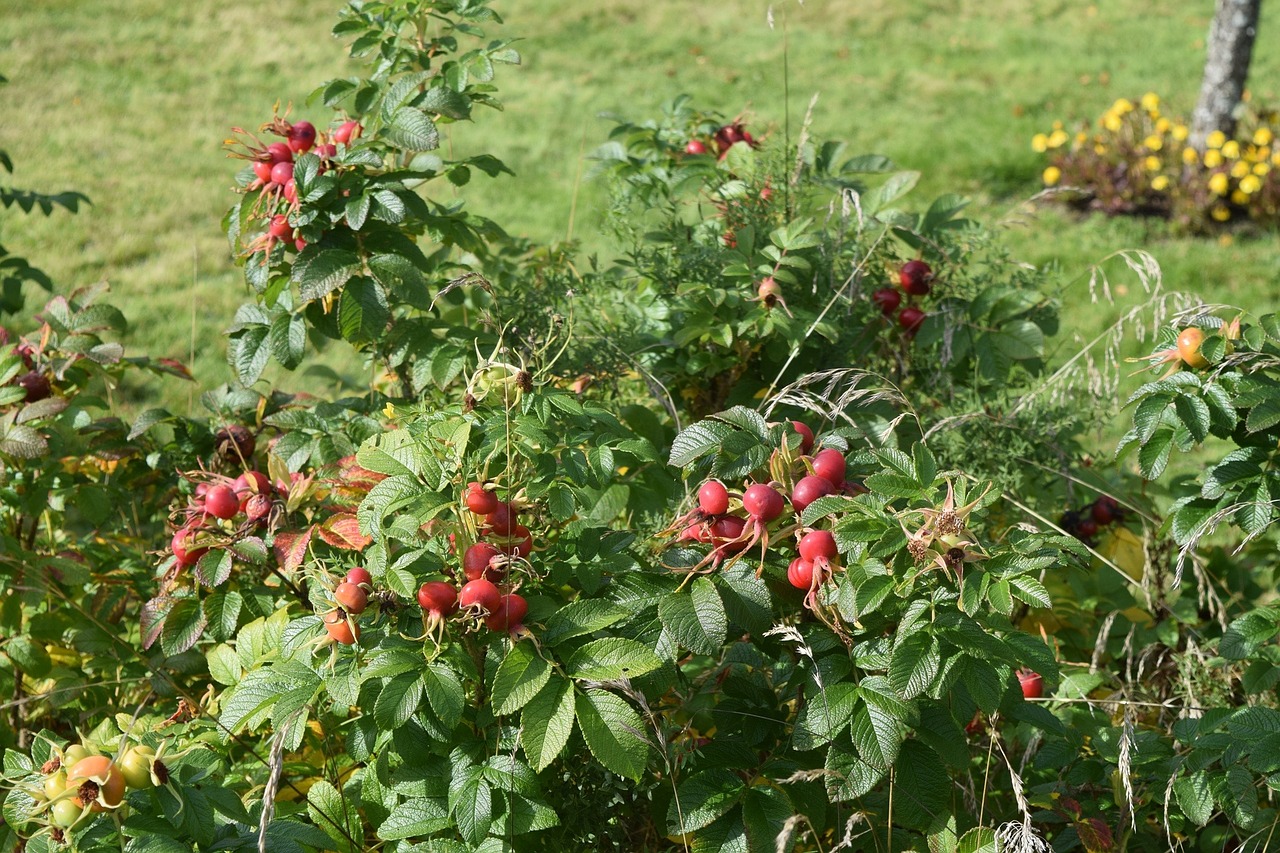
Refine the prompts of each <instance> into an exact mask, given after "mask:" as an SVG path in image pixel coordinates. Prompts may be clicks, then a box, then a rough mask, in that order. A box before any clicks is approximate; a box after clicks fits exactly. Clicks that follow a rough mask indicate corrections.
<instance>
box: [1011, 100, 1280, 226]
mask: <svg viewBox="0 0 1280 853" xmlns="http://www.w3.org/2000/svg"><path fill="white" fill-rule="evenodd" d="M1188 136H1189V130H1188V127H1187V124H1186V123H1185V122H1183V121H1182V120H1180V119H1178V118H1175V117H1172V116H1166V115H1164V114H1163V113H1162V112H1161V102H1160V97H1159V95H1157V94H1156V93H1155V92H1147V93H1146V94H1145V95H1143V96H1142V97H1141V98H1139V99H1138V100H1137V102H1136V103H1135V102H1134V101H1131V100H1129V99H1128V98H1120V99H1119V100H1117V101H1116V102H1115V103H1113V104H1112V105H1111V107H1110V108H1109V109H1108V110H1107V111H1106V112H1105V113H1103V114H1102V116H1101V117H1099V119H1098V120H1097V122H1096V123H1095V124H1093V125H1086V126H1083V127H1081V128H1080V129H1079V130H1078V131H1076V132H1075V133H1074V134H1072V133H1069V132H1068V131H1067V130H1066V128H1065V127H1064V126H1063V123H1062V122H1054V125H1053V128H1052V130H1051V131H1050V132H1049V133H1037V134H1036V135H1035V136H1033V137H1032V139H1031V147H1032V149H1033V150H1035V151H1037V152H1040V153H1044V154H1046V155H1048V157H1049V165H1048V166H1047V167H1046V168H1045V170H1044V172H1043V173H1042V175H1041V179H1042V180H1043V181H1044V184H1045V186H1046V187H1054V188H1058V189H1060V190H1061V192H1060V193H1058V194H1056V196H1057V197H1058V198H1060V199H1062V200H1064V201H1065V202H1067V203H1068V204H1070V205H1071V206H1073V207H1076V208H1077V209H1081V210H1097V211H1102V212H1104V213H1107V214H1109V215H1138V216H1161V217H1166V218H1170V219H1173V220H1174V221H1175V222H1177V223H1179V224H1180V225H1182V226H1184V227H1186V228H1187V229H1189V230H1192V231H1204V230H1209V229H1212V228H1214V227H1217V226H1220V225H1222V224H1232V223H1242V222H1250V223H1254V224H1257V225H1261V226H1263V227H1276V226H1280V146H1277V145H1276V138H1277V136H1280V114H1278V113H1277V112H1275V111H1268V110H1258V109H1250V110H1249V111H1248V112H1247V114H1246V115H1245V116H1244V117H1243V118H1242V119H1241V121H1240V122H1239V123H1238V125H1237V128H1236V132H1235V134H1234V136H1233V138H1228V137H1227V135H1226V134H1224V133H1222V132H1221V131H1217V132H1214V133H1212V134H1210V135H1209V137H1208V139H1206V141H1205V147H1204V151H1203V152H1201V151H1198V150H1197V149H1195V148H1193V147H1191V146H1190V145H1189V144H1188V142H1187V139H1188Z"/></svg>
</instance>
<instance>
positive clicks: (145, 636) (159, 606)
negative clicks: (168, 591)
mask: <svg viewBox="0 0 1280 853" xmlns="http://www.w3.org/2000/svg"><path fill="white" fill-rule="evenodd" d="M176 603H177V601H176V599H174V598H173V597H171V596H168V595H164V594H161V595H157V596H156V597H155V598H153V599H151V600H150V601H148V602H147V603H146V604H144V605H142V620H141V628H142V648H143V649H149V648H151V646H152V645H154V644H155V641H156V640H158V639H160V632H161V631H163V630H164V619H165V617H166V616H168V615H169V611H170V610H172V609H173V605H174V604H176Z"/></svg>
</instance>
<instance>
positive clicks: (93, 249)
mask: <svg viewBox="0 0 1280 853" xmlns="http://www.w3.org/2000/svg"><path fill="white" fill-rule="evenodd" d="M338 8H339V5H338V4H337V3H334V4H321V3H316V2H314V0H312V2H306V3H304V2H301V0H276V2H274V3H272V4H269V6H261V5H259V4H246V3H228V4H198V5H197V6H194V7H192V6H187V5H183V4H174V3H169V2H160V0H95V2H88V0H81V2H73V0H49V2H41V3H34V4H25V5H19V4H10V7H9V8H7V9H6V10H5V29H6V33H7V35H8V36H9V38H8V39H7V40H6V41H5V42H3V43H0V73H3V74H5V75H6V76H8V77H9V78H10V80H11V82H10V84H9V85H8V86H5V87H3V88H0V99H2V100H0V102H3V103H4V105H5V107H6V115H7V116H8V119H7V120H6V121H5V122H4V123H3V124H2V125H0V149H4V150H7V151H8V152H9V153H10V155H11V156H12V157H13V159H14V161H15V164H16V166H17V171H16V174H15V175H14V176H13V181H14V183H15V185H17V186H21V187H30V188H35V189H42V190H47V191H58V190H63V189H77V190H80V191H82V192H84V193H86V194H87V195H88V196H89V197H90V198H91V200H92V201H93V205H92V206H91V207H89V208H87V209H85V210H84V212H82V213H81V214H79V215H76V216H71V215H67V214H65V213H57V214H55V215H54V216H52V217H49V218H44V217H39V216H28V217H23V216H20V215H15V214H14V213H12V212H10V213H6V214H4V215H3V219H2V220H0V228H2V229H3V230H2V231H0V238H2V239H3V242H4V243H5V245H6V246H7V247H8V248H9V249H10V250H11V251H14V252H17V253H19V254H22V255H25V256H27V257H28V258H30V259H31V260H32V261H33V262H35V263H37V264H38V265H40V266H43V267H44V268H45V269H46V270H47V271H48V272H49V273H50V274H51V275H52V276H53V277H54V279H55V281H57V282H58V283H59V287H60V288H61V289H64V290H65V289H69V288H70V287H72V286H74V285H77V284H85V283H89V282H94V281H98V280H101V279H106V280H108V281H110V282H111V284H112V287H113V290H114V293H115V299H116V301H117V303H118V304H119V305H120V306H121V307H122V308H123V309H124V310H125V312H126V314H127V315H128V316H129V318H130V319H131V321H132V323H133V328H132V329H131V331H130V333H129V336H128V338H127V340H126V344H127V345H128V346H129V347H130V349H131V350H133V351H134V352H147V353H151V354H154V355H166V356H173V357H178V358H183V359H186V358H187V357H188V356H189V355H190V354H191V353H193V352H194V356H195V357H194V368H195V371H196V375H197V377H198V379H199V382H200V385H201V386H202V387H203V386H208V385H212V384H216V383H218V382H222V381H227V379H228V378H229V375H230V374H229V372H228V370H227V368H226V367H225V365H224V364H223V358H224V353H225V346H224V343H223V340H222V335H221V333H222V330H223V329H224V328H225V327H226V326H227V325H228V324H229V322H230V320H231V317H232V315H233V313H234V310H235V308H236V306H237V305H238V304H240V303H241V302H242V301H244V300H245V299H246V297H247V293H246V290H245V288H244V285H243V284H242V283H241V279H240V273H239V270H238V269H237V268H235V267H234V265H233V264H232V261H231V258H230V257H229V254H228V250H227V247H226V242H225V240H224V239H223V237H222V234H221V230H220V227H219V226H220V220H221V216H222V214H223V212H224V211H225V210H226V208H227V207H228V206H229V205H230V204H231V203H232V202H233V200H234V197H233V195H232V194H231V192H230V187H231V185H232V175H233V174H234V172H235V171H236V168H237V166H238V164H237V163H236V162H234V161H228V160H227V159H226V158H225V156H224V154H223V151H222V148H221V144H222V141H223V140H224V139H225V138H226V137H227V135H228V132H229V129H230V128H231V127H232V126H235V125H240V126H243V127H247V128H251V127H256V126H257V125H259V124H260V123H261V122H263V121H264V120H266V119H268V118H269V117H270V115H271V109H272V105H273V104H274V103H275V102H277V101H279V102H281V103H283V104H288V103H292V104H294V105H295V106H294V115H295V116H297V117H306V118H309V119H311V120H312V121H315V122H316V124H317V125H320V126H324V125H325V124H327V118H328V116H327V115H326V113H325V111H324V110H323V109H322V108H320V107H318V106H316V105H308V104H307V103H306V98H307V96H308V94H309V93H310V92H311V91H312V90H313V89H314V88H315V87H316V86H317V85H318V84H320V83H321V82H323V81H325V80H327V79H329V78H332V77H336V76H345V75H348V74H351V73H353V71H354V66H353V65H352V64H351V63H350V61H349V60H347V59H346V51H345V46H344V45H343V44H341V43H340V42H338V41H336V40H334V39H332V38H331V37H330V36H329V34H328V33H329V29H330V27H331V26H332V24H333V23H334V21H335V20H336V12H337V9H338ZM497 9H498V11H500V12H501V13H502V14H503V15H504V16H505V17H506V19H507V24H506V26H504V27H501V28H495V30H494V31H493V33H492V34H493V35H495V36H496V35H499V34H502V35H506V36H512V37H520V38H522V39H523V41H522V42H521V43H520V44H519V45H518V46H519V48H520V49H521V51H522V53H523V54H524V57H525V62H524V64H523V65H522V66H520V67H518V68H505V67H504V68H500V76H499V78H498V81H497V82H498V84H499V86H500V88H501V93H500V94H501V97H502V98H503V100H504V101H505V103H506V110H505V111H504V112H502V113H495V112H490V111H485V112H482V113H480V114H478V115H477V117H476V118H477V120H476V122H475V123H469V124H461V125H455V126H451V127H449V128H447V130H446V133H445V135H444V145H445V153H446V155H448V154H449V153H453V154H457V155H461V154H463V153H473V152H477V151H489V152H491V153H494V154H496V155H497V156H499V157H501V158H502V159H504V160H505V161H506V162H507V163H508V164H509V165H510V166H511V167H512V168H513V169H514V170H515V171H516V173H517V175H518V177H517V178H514V179H512V178H504V179H500V180H490V179H487V178H484V177H483V176H481V177H480V178H478V179H477V180H476V181H474V182H473V183H472V184H471V185H469V186H467V187H464V188H462V189H461V190H456V191H455V190H453V189H452V188H448V189H443V188H442V189H439V190H437V191H439V192H446V193H452V192H458V193H459V194H460V195H462V196H463V197H465V198H466V199H468V201H469V203H470V204H471V206H472V208H473V209H474V210H476V211H477V212H479V213H482V214H485V215H487V216H489V217H491V218H493V219H495V220H497V221H498V222H499V223H500V224H502V225H504V226H505V227H506V228H507V229H508V230H510V231H512V232H513V233H516V234H523V235H527V236H529V237H531V238H534V239H536V240H540V241H546V240H558V239H563V238H565V237H567V236H572V237H574V238H575V239H577V240H579V241H580V242H581V244H582V246H583V248H584V250H586V251H590V252H599V253H601V254H602V255H605V256H607V255H608V254H609V253H610V252H611V251H612V247H610V246H609V244H608V243H607V241H606V240H605V238H604V236H603V235H602V233H601V230H600V227H599V221H600V216H599V214H600V211H601V207H602V200H603V194H602V192H601V188H600V187H599V186H596V185H595V184H593V183H591V182H589V181H585V180H582V179H581V177H580V176H581V175H582V173H583V172H584V171H587V170H589V164H585V165H584V160H583V155H584V153H589V152H590V150H591V149H592V148H594V147H595V146H596V145H597V144H599V143H600V142H602V141H603V140H604V138H605V136H606V134H607V132H608V130H609V128H610V127H611V125H610V123H609V122H608V121H605V120H602V119H601V118H600V117H599V115H600V114H601V113H602V112H613V113H621V114H624V115H627V116H629V117H634V118H641V117H645V116H649V115H656V114H657V112H658V109H659V106H660V104H661V103H662V102H664V101H666V100H669V99H670V98H672V97H674V96H675V95H677V94H680V93H689V94H691V95H692V96H693V97H694V98H695V100H696V102H697V103H698V104H699V105H701V106H703V107H705V108H710V109H717V110H720V111H721V112H723V113H725V114H726V115H730V116H731V115H736V114H738V113H740V112H744V111H745V112H746V113H747V121H748V122H749V124H750V125H751V127H752V128H753V131H754V132H757V134H758V135H759V134H760V133H761V132H762V133H763V134H764V135H766V136H772V137H774V138H778V137H782V136H784V135H786V134H787V133H788V132H789V133H790V134H791V135H793V136H794V134H795V133H796V132H797V131H798V128H799V125H800V123H801V120H802V118H803V116H804V114H805V111H806V108H807V107H808V105H809V103H810V100H811V98H813V97H814V96H815V95H816V96H817V98H818V100H817V104H816V107H815V110H814V113H813V122H812V131H813V133H814V134H815V135H816V136H818V137H819V138H841V139H845V140H847V141H848V142H849V143H850V149H849V150H850V152H851V153H855V152H856V153H861V152H877V153H881V154H885V155H888V156H890V157H891V158H893V159H894V160H895V161H896V162H897V163H898V164H899V165H900V166H901V167H902V168H908V169H915V170H919V171H921V172H922V173H923V178H922V180H921V182H920V186H919V188H918V189H917V190H916V191H915V192H914V193H913V196H912V197H913V198H915V199H916V202H915V203H917V204H919V205H921V206H923V205H925V204H927V202H928V200H929V199H930V198H931V197H932V196H933V195H936V194H939V193H942V192H961V193H964V194H967V195H969V196H971V197H972V198H973V199H974V204H973V206H972V208H971V214H972V215H973V216H974V217H975V218H977V219H979V220H981V221H984V222H987V223H989V224H993V225H996V226H997V227H1000V228H1002V229H1005V230H1006V231H1007V238H1008V240H1009V242H1010V244H1011V245H1012V247H1013V249H1014V252H1015V254H1016V255H1017V256H1018V257H1019V258H1020V259H1022V260H1025V261H1028V262H1030V263H1034V264H1037V265H1046V264H1051V265H1052V267H1053V269H1054V275H1055V277H1056V278H1057V279H1058V281H1059V283H1060V284H1061V286H1062V288H1063V291H1062V296H1063V301H1064V305H1065V312H1064V313H1065V320H1066V326H1067V329H1068V333H1069V335H1070V336H1072V337H1075V338H1077V339H1079V340H1089V339H1091V338H1093V337H1094V336H1095V335H1097V334H1098V332H1099V331H1100V330H1102V329H1104V328H1105V327H1106V326H1107V325H1108V324H1109V323H1111V322H1113V321H1114V319H1115V318H1116V317H1118V316H1120V315H1121V313H1123V312H1124V311H1125V310H1127V309H1128V308H1129V307H1131V306H1132V305H1134V304H1137V303H1140V302H1142V301H1143V300H1144V299H1145V298H1146V296H1145V294H1144V293H1143V291H1142V289H1141V287H1139V286H1138V284H1137V281H1136V279H1135V278H1134V277H1133V276H1132V275H1131V274H1128V273H1126V272H1124V271H1123V268H1122V265H1120V264H1118V263H1116V262H1113V264H1112V266H1111V267H1110V269H1111V270H1112V271H1113V276H1112V280H1113V283H1118V284H1120V285H1122V287H1121V288H1120V289H1121V290H1123V291H1124V295H1123V296H1121V297H1120V298H1119V299H1118V301H1117V303H1116V304H1115V305H1109V304H1098V305H1095V304H1093V303H1092V302H1091V301H1090V299H1089V295H1088V290H1087V280H1088V277H1089V276H1088V269H1089V267H1090V265H1091V264H1093V263H1095V262H1097V261H1099V260H1101V259H1102V258H1104V257H1105V256H1107V255H1109V254H1111V253H1113V252H1114V251H1116V250H1118V249H1125V248H1135V249H1136V248H1141V249H1145V250H1146V251H1149V252H1150V253H1151V254H1153V255H1154V256H1155V257H1156V258H1157V260H1158V261H1159V262H1160V263H1161V265H1162V267H1163V268H1164V281H1165V287H1166V289H1178V290H1188V291H1192V292H1196V293H1199V294H1201V295H1202V296H1203V298H1204V299H1206V300H1207V301H1211V302H1227V303H1233V304H1239V305H1243V306H1246V307H1250V308H1252V309H1254V310H1257V311H1264V310H1274V309H1276V308H1277V307H1280V253H1277V252H1276V251H1275V249H1276V241H1275V239H1274V236H1271V237H1264V238H1249V239H1245V238H1239V237H1237V238H1224V239H1222V240H1215V239H1204V238H1199V239H1193V238H1185V237H1179V236H1176V235H1172V234H1170V233H1168V231H1167V229H1165V228H1164V227H1163V225H1162V224H1160V223H1151V222H1141V221H1134V220H1104V219H1100V218H1096V217H1094V218H1088V219H1080V218H1077V217H1075V216H1072V215H1070V214H1068V213H1065V212H1063V211H1061V210H1057V209H1053V208H1044V207H1040V208H1038V209H1031V208H1029V207H1028V206H1027V205H1026V204H1025V200H1026V199H1028V198H1029V197H1030V196H1032V195H1034V194H1035V193H1036V192H1037V191H1038V190H1039V189H1040V186H1039V182H1038V175H1039V172H1040V170H1041V168H1042V167H1043V165H1044V164H1043V162H1042V160H1041V158H1040V156H1039V155H1036V154H1035V153H1033V152H1032V151H1031V150H1030V148H1029V144H1028V142H1029V139H1030V137H1031V136H1032V134H1034V133H1036V132H1037V131H1042V130H1046V129H1047V128H1048V127H1049V126H1050V125H1051V124H1052V122H1053V121H1054V120H1055V119H1062V120H1065V121H1067V122H1068V124H1069V126H1071V125H1074V124H1075V123H1076V122H1078V121H1080V120H1087V119H1091V118H1093V117H1095V116H1096V115H1097V114H1098V113H1100V112H1101V111H1102V110H1104V109H1105V108H1106V107H1107V106H1108V105H1109V104H1110V103H1111V102H1112V101H1113V100H1114V99H1115V98H1117V97H1121V96H1125V97H1130V98H1136V97H1137V96H1139V95H1141V94H1142V93H1143V92H1145V91H1148V90H1154V91H1156V92H1159V93H1160V94H1161V95H1162V96H1163V97H1164V99H1165V102H1166V105H1167V107H1168V111H1169V112H1170V113H1173V114H1180V115H1187V114H1189V112H1190V109H1191V106H1192V105H1193V102H1194V98H1195V94H1196V91H1197V89H1198V86H1199V81H1200V73H1201V69H1202V64H1203V43H1204V38H1205V35H1206V32H1207V29H1208V23H1209V16H1210V15H1211V13H1212V10H1213V4H1212V2H1209V0H1194V2H1193V0H1174V2H1170V3H1167V4H1164V5H1163V6H1162V7H1161V9H1160V12H1159V14H1152V8H1151V6H1150V4H1149V3H1145V2H1141V0H1112V2H1108V3H1105V4H1103V3H1099V4H1096V5H1082V4H1078V3H1066V2H1060V0H1059V2H1047V0H985V2H977V0H866V1H865V2H863V1H862V0H860V1H859V2H856V3H854V2H842V0H809V2H807V3H805V4H804V5H803V6H802V5H799V4H798V3H796V2H775V3H772V4H769V3H765V2H755V0H752V2H723V3H714V4H712V3H690V2H687V0H596V2H592V3H584V2H581V0H538V2H536V3H520V4H516V3H499V4H497ZM770 9H772V20H773V25H772V27H770V25H769V22H768V20H767V19H768V14H769V11H770ZM268 12H269V15H268V14H267V13H268ZM1277 26H1280V22H1271V21H1266V20H1264V21H1263V23H1262V27H1263V31H1262V33H1261V34H1260V36H1259V41H1258V50H1257V55H1256V57H1255V60H1254V67H1253V74H1252V79H1253V80H1254V81H1260V82H1259V83H1258V85H1259V86H1260V87H1261V88H1259V89H1257V90H1255V91H1254V93H1253V94H1254V96H1255V97H1257V98H1259V99H1260V100H1269V101H1275V100H1277V99H1280V98H1278V95H1280V92H1277V91H1276V90H1275V88H1274V85H1275V84H1274V81H1276V80H1280V51H1276V50H1271V49H1269V46H1270V44H1272V42H1271V41H1270V35H1269V33H1272V32H1273V30H1274V28H1275V27H1277ZM1268 81H1272V86H1273V88H1270V89H1268V88H1266V86H1267V83H1268ZM571 218H572V230H571V228H570V225H571ZM40 301H41V296H40V294H38V293H34V292H33V294H32V298H31V303H32V307H36V306H38V303H39V302H40ZM193 328H194V332H193ZM144 400H159V401H163V402H166V403H168V404H170V405H180V404H181V403H185V402H186V401H188V400H189V396H188V389H186V388H184V387H180V386H179V385H178V383H176V382H170V383H168V384H165V385H163V386H161V387H156V388H150V387H148V388H144V389H140V390H137V391H136V392H135V402H136V403H141V402H143V401H144Z"/></svg>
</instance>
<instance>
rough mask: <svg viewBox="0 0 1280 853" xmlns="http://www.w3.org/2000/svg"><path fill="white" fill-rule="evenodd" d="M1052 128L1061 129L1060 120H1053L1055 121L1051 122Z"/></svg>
mask: <svg viewBox="0 0 1280 853" xmlns="http://www.w3.org/2000/svg"><path fill="white" fill-rule="evenodd" d="M1053 129H1054V130H1062V122H1060V121H1055V122H1054V123H1053Z"/></svg>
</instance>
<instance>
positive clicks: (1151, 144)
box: [1142, 133, 1164, 151]
mask: <svg viewBox="0 0 1280 853" xmlns="http://www.w3.org/2000/svg"><path fill="white" fill-rule="evenodd" d="M1142 145H1143V147H1145V148H1146V149H1147V150H1148V151H1159V150H1160V149H1161V148H1163V147H1164V140H1163V139H1161V138H1160V137H1158V136H1156V135H1155V134H1154V133H1153V134H1151V135H1150V136H1148V137H1147V138H1146V139H1144V140H1142Z"/></svg>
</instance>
